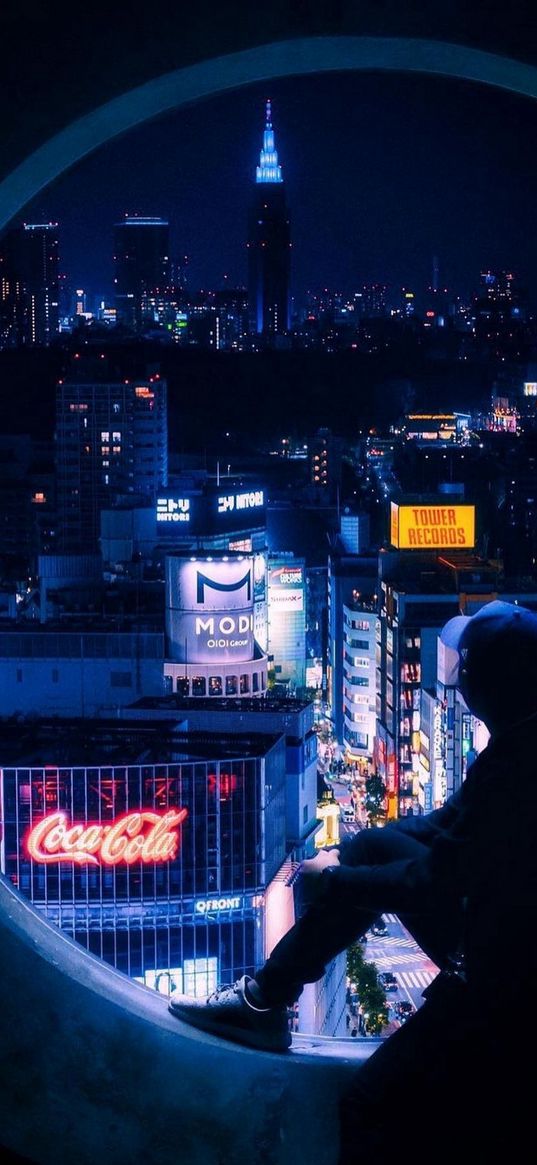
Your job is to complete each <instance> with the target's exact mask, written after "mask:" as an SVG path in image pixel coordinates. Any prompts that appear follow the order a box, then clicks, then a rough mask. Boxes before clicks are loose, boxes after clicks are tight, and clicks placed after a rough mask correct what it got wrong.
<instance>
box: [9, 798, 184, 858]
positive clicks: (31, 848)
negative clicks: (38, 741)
mask: <svg viewBox="0 0 537 1165" xmlns="http://www.w3.org/2000/svg"><path fill="white" fill-rule="evenodd" d="M187 812H188V810H187V809H168V810H167V812H165V813H156V812H155V811H154V810H153V809H146V810H141V811H140V812H136V813H124V814H122V816H121V817H116V819H115V820H114V821H110V822H106V823H103V822H86V823H83V824H81V823H75V824H70V823H69V821H68V819H67V814H66V813H63V812H61V811H59V812H57V813H51V814H49V815H48V816H47V817H43V818H42V820H41V821H38V822H37V824H36V825H33V826H32V828H31V829H30V830H29V832H28V833H27V834H26V836H25V838H24V845H25V849H26V853H27V854H28V857H30V858H32V860H33V861H34V862H39V863H41V864H43V865H48V864H50V863H52V862H74V863H75V864H76V865H92V866H101V865H102V866H117V865H120V864H122V865H127V866H131V865H132V864H133V863H134V862H144V863H148V862H151V863H154V862H170V861H173V859H174V858H175V857H176V856H177V851H178V848H179V837H178V833H177V831H178V828H179V826H180V825H181V824H182V823H183V821H184V820H185V818H186V816H187Z"/></svg>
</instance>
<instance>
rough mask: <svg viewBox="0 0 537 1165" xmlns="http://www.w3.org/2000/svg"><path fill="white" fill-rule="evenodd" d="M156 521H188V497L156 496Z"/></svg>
mask: <svg viewBox="0 0 537 1165" xmlns="http://www.w3.org/2000/svg"><path fill="white" fill-rule="evenodd" d="M157 522H190V498H157Z"/></svg>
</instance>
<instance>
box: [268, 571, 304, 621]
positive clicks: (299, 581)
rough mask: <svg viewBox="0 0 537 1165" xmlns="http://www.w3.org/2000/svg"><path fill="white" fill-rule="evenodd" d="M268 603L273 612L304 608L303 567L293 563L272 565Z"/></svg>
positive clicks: (301, 609)
mask: <svg viewBox="0 0 537 1165" xmlns="http://www.w3.org/2000/svg"><path fill="white" fill-rule="evenodd" d="M269 603H270V608H271V610H272V611H273V612H274V611H275V610H278V611H303V610H304V569H303V567H302V566H296V565H294V564H293V563H286V564H285V565H284V566H276V567H273V568H272V569H271V571H270V574H269Z"/></svg>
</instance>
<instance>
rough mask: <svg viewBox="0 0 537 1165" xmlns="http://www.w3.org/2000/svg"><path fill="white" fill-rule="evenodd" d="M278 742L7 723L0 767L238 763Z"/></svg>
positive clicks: (121, 725)
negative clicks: (198, 762) (199, 762)
mask: <svg viewBox="0 0 537 1165" xmlns="http://www.w3.org/2000/svg"><path fill="white" fill-rule="evenodd" d="M279 739H280V737H279V736H278V734H274V733H250V734H248V735H244V734H242V733H240V734H239V733H231V732H218V733H216V732H215V733H213V732H184V731H181V730H180V728H179V727H178V726H175V725H174V724H173V723H170V721H169V720H151V721H144V722H143V723H141V722H139V721H134V722H130V721H128V722H125V721H118V720H104V719H103V720H87V719H82V718H80V717H76V718H73V719H64V718H60V717H58V718H55V719H50V720H39V721H35V722H33V723H27V722H22V723H17V722H15V721H14V720H12V719H11V720H9V721H7V720H4V721H0V764H1V765H3V766H4V767H5V768H8V767H21V766H25V765H28V766H29V767H39V766H43V765H47V766H56V765H66V766H74V767H77V766H86V765H125V764H143V763H147V764H159V763H162V764H167V763H172V762H177V761H188V760H189V759H191V758H192V759H199V760H226V759H229V758H234V759H239V758H243V757H246V758H250V757H261V756H264V755H265V753H267V752H268V751H269V750H270V749H271V748H272V747H273V746H274V744H275V743H276V742H277V741H278V740H279Z"/></svg>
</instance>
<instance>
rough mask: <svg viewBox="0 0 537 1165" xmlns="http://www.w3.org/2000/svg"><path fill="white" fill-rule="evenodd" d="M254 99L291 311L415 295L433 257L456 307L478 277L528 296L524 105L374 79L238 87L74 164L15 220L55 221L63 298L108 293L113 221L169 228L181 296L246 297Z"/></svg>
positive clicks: (529, 151)
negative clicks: (274, 181) (272, 163)
mask: <svg viewBox="0 0 537 1165" xmlns="http://www.w3.org/2000/svg"><path fill="white" fill-rule="evenodd" d="M267 89H269V91H270V96H271V97H272V101H273V108H274V109H275V110H276V116H277V122H278V141H279V143H280V152H281V154H282V156H284V158H285V177H286V185H287V188H288V204H289V206H290V208H291V213H292V219H293V276H292V283H291V292H292V294H293V296H294V298H295V301H303V300H304V298H305V295H306V292H307V291H308V290H311V291H319V290H320V289H321V288H323V287H329V288H330V289H332V290H339V291H342V292H343V293H346V294H349V293H352V292H353V291H354V290H356V288H357V287H358V286H360V285H361V284H363V283H376V282H382V283H388V284H390V285H391V286H392V287H397V286H399V287H400V286H403V285H406V286H408V285H410V286H414V287H416V288H417V289H418V290H421V289H425V288H426V287H427V286H428V285H429V284H430V283H431V282H432V280H433V268H434V257H435V256H436V258H437V265H438V270H439V278H440V281H441V284H442V286H446V285H447V286H448V288H449V289H450V291H451V292H452V293H454V294H459V295H466V296H467V295H468V294H470V293H471V292H472V291H473V290H474V289H475V287H476V283H477V282H478V275H479V271H480V270H481V269H482V268H484V267H488V266H491V267H496V268H505V269H507V268H511V267H515V269H517V270H519V271H520V274H521V277H522V279H523V281H524V282H525V283H526V284H527V285H528V287H529V290H530V293H532V292H533V293H534V279H533V271H534V270H535V269H536V267H537V250H535V243H534V240H533V238H532V237H531V236H528V223H529V222H530V221H531V189H532V185H533V183H532V177H531V176H532V172H533V166H534V163H533V161H532V159H533V157H534V156H535V136H536V129H535V126H534V115H533V107H532V105H531V103H530V102H528V101H524V100H523V99H520V98H516V97H514V96H512V95H506V94H504V93H494V92H491V91H490V90H486V89H484V88H483V87H479V86H473V85H470V84H468V83H463V82H455V81H446V80H439V79H434V80H433V79H431V78H416V77H412V78H409V77H401V76H390V77H386V76H379V75H375V74H372V75H366V76H360V77H354V76H348V75H343V76H341V75H335V76H332V75H330V76H322V77H317V78H315V80H314V81H306V80H300V81H299V80H297V79H293V80H286V81H278V82H275V83H273V84H271V85H270V87H267V86H266V85H265V86H263V88H262V87H261V86H259V85H257V86H252V87H251V88H248V89H246V90H244V91H241V92H238V93H234V94H231V95H228V96H226V97H220V98H218V99H212V100H211V101H209V102H205V103H200V104H199V105H197V106H194V107H192V108H190V109H188V110H187V111H182V112H180V113H176V114H173V115H169V116H167V117H163V118H160V119H158V120H157V121H154V122H151V123H149V124H148V125H147V126H144V127H143V128H141V129H139V130H137V131H135V132H134V131H133V132H131V133H130V134H128V135H126V136H125V137H123V138H122V139H120V140H119V141H116V142H114V143H110V144H109V145H107V146H105V147H103V148H102V149H101V150H99V151H98V152H97V153H96V154H95V155H93V156H92V157H90V158H89V159H87V160H86V161H85V162H83V163H80V164H79V165H78V166H77V167H75V168H74V169H73V170H72V171H71V172H70V173H68V174H67V175H65V176H64V177H63V178H62V179H60V180H59V181H58V182H57V183H56V184H55V185H54V186H53V187H51V188H50V189H49V190H47V191H45V192H44V193H43V194H42V195H41V196H40V197H39V198H38V199H36V200H35V202H34V203H33V204H31V206H30V207H28V208H27V211H26V212H25V218H26V219H27V220H30V219H31V218H32V217H33V218H34V219H35V218H41V217H43V216H45V217H46V218H54V219H55V220H58V221H59V223H60V232H61V257H60V258H61V269H62V271H64V272H66V273H67V275H68V276H69V278H70V279H71V281H72V283H73V285H74V286H77V287H78V286H81V287H84V288H85V289H86V290H87V291H88V293H89V294H90V295H103V296H107V295H108V296H109V295H110V294H111V291H112V278H113V269H112V256H113V251H114V247H113V227H114V222H117V221H119V220H121V219H122V218H123V217H124V215H125V214H126V213H130V214H139V215H160V216H162V217H164V218H167V219H169V221H170V233H171V243H170V246H171V256H172V258H173V259H175V260H176V261H178V260H179V259H181V258H182V257H183V256H184V255H185V254H187V255H188V256H189V269H188V283H189V288H190V289H191V290H193V289H197V288H200V287H205V288H208V287H212V288H215V289H218V288H221V287H230V286H240V285H245V284H246V282H247V258H246V241H247V229H246V223H247V218H248V204H249V196H250V190H251V184H252V181H253V180H254V176H255V160H256V155H257V154H258V150H259V147H258V142H259V133H260V130H261V128H262V110H263V109H264V106H265V100H266V97H267ZM140 158H143V164H142V165H139V164H138V159H140ZM81 188H82V189H83V190H84V198H83V199H81V198H80V190H81Z"/></svg>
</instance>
